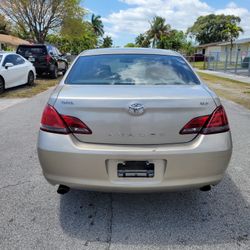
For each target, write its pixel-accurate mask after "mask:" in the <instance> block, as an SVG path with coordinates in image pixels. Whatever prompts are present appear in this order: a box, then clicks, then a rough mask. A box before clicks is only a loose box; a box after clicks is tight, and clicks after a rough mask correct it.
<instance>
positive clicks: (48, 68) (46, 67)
mask: <svg viewBox="0 0 250 250" xmlns="http://www.w3.org/2000/svg"><path fill="white" fill-rule="evenodd" d="M34 67H35V68H36V71H37V72H41V73H49V72H52V71H53V70H54V68H55V65H54V64H42V65H39V64H35V65H34Z"/></svg>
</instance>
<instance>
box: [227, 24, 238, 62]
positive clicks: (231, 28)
mask: <svg viewBox="0 0 250 250" xmlns="http://www.w3.org/2000/svg"><path fill="white" fill-rule="evenodd" d="M241 32H243V29H242V28H241V27H240V26H238V25H237V24H236V23H228V24H227V25H226V29H225V30H224V33H226V34H227V36H228V39H229V41H230V63H232V51H233V42H234V41H235V39H237V38H238V37H239V35H240V33H241Z"/></svg>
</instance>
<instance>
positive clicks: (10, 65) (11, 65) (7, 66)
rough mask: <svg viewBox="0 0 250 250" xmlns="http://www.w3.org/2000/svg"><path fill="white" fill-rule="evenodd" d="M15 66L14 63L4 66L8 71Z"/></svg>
mask: <svg viewBox="0 0 250 250" xmlns="http://www.w3.org/2000/svg"><path fill="white" fill-rule="evenodd" d="M13 66H14V64H13V63H5V65H4V67H5V68H6V69H8V68H11V67H13Z"/></svg>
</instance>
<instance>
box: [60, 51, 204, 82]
mask: <svg viewBox="0 0 250 250" xmlns="http://www.w3.org/2000/svg"><path fill="white" fill-rule="evenodd" d="M65 83H66V84H82V85H84V84H86V85H98V84H100V85H105V84H106V85H188V84H189V85H193V84H200V82H199V80H198V78H197V77H196V75H195V74H194V72H193V71H192V69H191V68H190V67H189V65H188V64H187V63H186V62H185V60H184V59H183V58H182V57H180V56H166V55H149V54H112V55H94V56H81V57H79V58H78V60H77V61H76V62H75V64H74V65H73V67H72V69H71V71H70V72H69V75H68V77H67V79H66V81H65Z"/></svg>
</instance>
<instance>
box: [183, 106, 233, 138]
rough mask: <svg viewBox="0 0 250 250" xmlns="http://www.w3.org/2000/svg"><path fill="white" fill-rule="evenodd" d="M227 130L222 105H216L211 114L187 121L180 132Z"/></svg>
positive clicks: (201, 132)
mask: <svg viewBox="0 0 250 250" xmlns="http://www.w3.org/2000/svg"><path fill="white" fill-rule="evenodd" d="M228 130H229V125H228V120H227V115H226V112H225V110H224V108H223V106H222V105H221V106H219V107H217V108H216V109H215V110H214V112H213V113H212V114H211V115H205V116H199V117H196V118H194V119H192V120H191V121H189V122H188V123H187V124H186V125H185V126H184V127H183V128H182V129H181V131H180V134H182V135H183V134H198V133H200V134H204V135H207V134H215V133H222V132H226V131H228Z"/></svg>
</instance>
